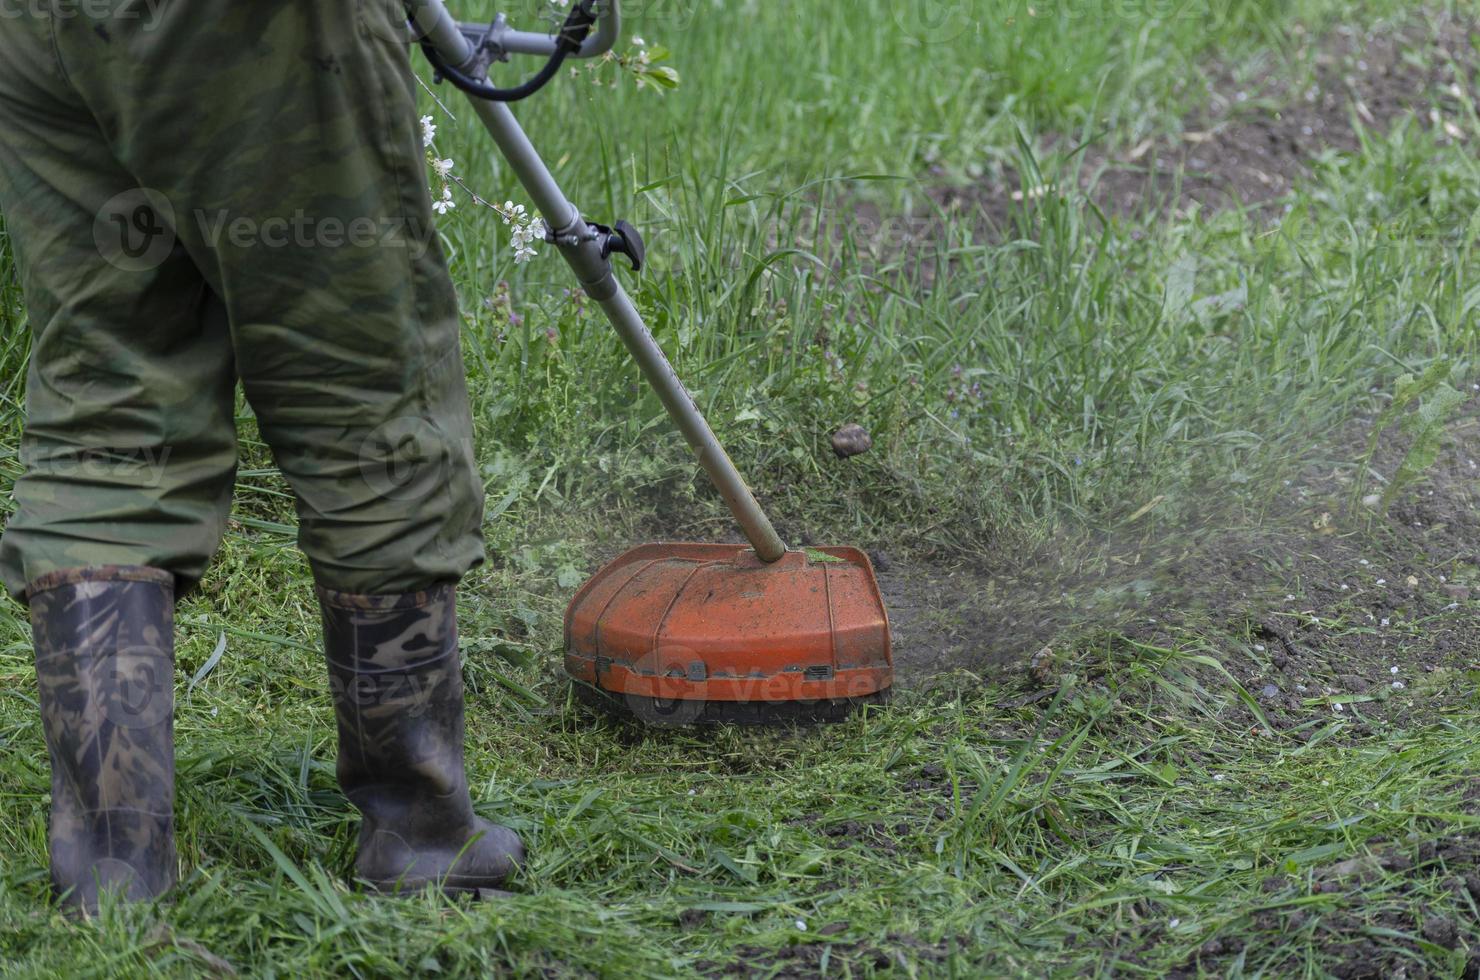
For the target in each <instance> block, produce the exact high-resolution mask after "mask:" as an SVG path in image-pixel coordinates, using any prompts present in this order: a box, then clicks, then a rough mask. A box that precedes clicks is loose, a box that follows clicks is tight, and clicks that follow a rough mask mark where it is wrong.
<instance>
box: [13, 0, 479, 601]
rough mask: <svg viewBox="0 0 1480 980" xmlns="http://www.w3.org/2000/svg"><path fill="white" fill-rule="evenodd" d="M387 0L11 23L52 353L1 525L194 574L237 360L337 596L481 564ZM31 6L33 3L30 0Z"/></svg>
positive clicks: (21, 218)
mask: <svg viewBox="0 0 1480 980" xmlns="http://www.w3.org/2000/svg"><path fill="white" fill-rule="evenodd" d="M395 11H396V4H395V3H394V2H391V0H314V2H312V3H304V2H296V0H255V2H253V3H241V2H233V0H191V2H190V3H181V2H169V0H92V2H89V3H85V4H79V3H77V2H76V0H28V2H27V3H25V4H21V5H18V6H17V9H16V10H14V11H10V12H9V15H7V16H4V17H0V212H3V214H4V218H5V228H6V230H7V232H8V233H9V235H10V237H11V239H12V243H13V246H14V248H15V251H16V256H17V262H18V266H19V268H20V270H21V277H22V286H23V288H24V292H25V295H26V301H27V305H28V307H29V310H30V316H31V329H32V331H33V337H34V346H33V356H32V363H31V366H30V370H29V374H28V382H27V406H26V407H27V428H26V432H25V436H24V438H23V443H22V447H21V449H22V462H23V463H24V466H25V474H24V476H22V477H21V478H20V480H19V481H18V482H17V484H16V488H15V500H16V512H15V514H14V516H13V517H12V519H11V520H10V522H9V525H8V526H7V527H6V529H5V533H4V535H3V537H0V574H3V578H4V582H5V585H6V587H7V588H8V589H9V590H10V591H11V593H12V594H15V595H17V596H19V595H20V594H21V592H22V590H23V588H24V586H25V584H26V583H27V582H29V581H32V580H34V579H36V578H38V577H40V576H42V575H45V574H48V573H50V572H54V571H57V570H59V569H66V568H73V567H78V566H90V565H147V566H154V567H158V568H164V569H167V570H169V571H171V572H173V573H174V574H175V575H176V576H177V578H178V580H179V581H180V584H181V585H182V586H183V587H188V586H189V585H190V584H192V583H193V582H194V581H195V580H196V579H198V578H199V577H200V575H201V574H202V572H203V569H204V567H205V565H206V563H207V561H208V560H209V559H210V556H211V554H212V553H213V551H214V550H215V548H216V546H217V544H218V542H219V538H220V535H221V533H222V530H223V526H224V522H225V518H226V515H227V513H228V510H229V502H230V494H231V488H232V485H233V482H234V474H235V466H236V441H235V431H234V425H233V422H234V419H233V411H234V385H235V383H236V380H237V379H238V378H239V379H240V380H241V382H242V384H243V387H244V388H245V391H246V395H247V399H248V402H249V403H250V405H251V407H252V410H253V411H254V413H255V414H256V416H257V420H258V424H259V427H260V430H261V432H262V435H263V437H264V438H265V439H266V441H267V442H268V443H269V445H270V446H271V448H272V450H273V453H274V455H275V458H276V460H277V462H278V465H279V467H280V468H281V469H282V471H283V473H284V475H285V476H286V477H287V479H288V481H289V482H290V483H291V485H292V487H293V490H294V492H295V494H296V496H297V503H298V513H299V524H300V532H299V542H300V545H301V546H302V547H303V549H304V551H305V552H306V553H307V555H308V557H309V560H310V563H311V565H312V566H313V570H314V575H315V578H316V579H317V580H318V581H319V583H320V584H321V585H323V586H326V587H329V588H333V589H339V590H343V591H348V592H355V593H362V594H363V593H394V592H408V591H414V590H416V589H420V588H425V587H427V586H428V585H430V584H432V583H435V582H450V581H455V580H456V579H457V578H458V577H459V576H460V575H461V574H462V573H463V572H465V571H466V570H467V569H468V568H469V567H470V566H471V565H473V564H475V563H476V562H477V561H479V560H480V559H481V557H482V543H481V538H480V535H479V525H480V520H481V505H482V487H481V485H480V483H479V481H478V479H477V474H476V471H475V468H474V466H473V461H472V451H471V424H470V419H469V415H468V405H467V395H466V388H465V383H464V380H463V368H462V361H461V357H460V352H459V347H458V321H459V317H458V311H457V306H456V299H455V297H454V295H453V292H452V288H451V283H450V280H449V278H448V275H447V271H446V264H445V260H444V257H443V254H442V251H441V248H440V245H439V243H438V241H437V239H436V237H435V235H434V234H433V233H432V232H431V202H430V197H429V194H428V191H427V186H426V176H425V168H424V165H423V161H422V149H421V145H420V140H419V134H418V129H417V123H416V110H415V88H414V81H413V79H412V76H411V73H410V67H409V63H408V59H407V51H406V48H405V46H404V45H402V44H400V43H398V42H396V41H395V40H393V37H394V31H393V30H392V25H393V23H394V19H395V17H396V12H395ZM17 14H18V16H17Z"/></svg>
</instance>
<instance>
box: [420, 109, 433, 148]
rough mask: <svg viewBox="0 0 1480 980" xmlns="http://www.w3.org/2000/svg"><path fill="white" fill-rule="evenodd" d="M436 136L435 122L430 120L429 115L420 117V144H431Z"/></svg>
mask: <svg viewBox="0 0 1480 980" xmlns="http://www.w3.org/2000/svg"><path fill="white" fill-rule="evenodd" d="M436 138H437V124H436V123H434V122H432V117H431V116H422V117H421V145H422V146H431V145H432V140H434V139H436Z"/></svg>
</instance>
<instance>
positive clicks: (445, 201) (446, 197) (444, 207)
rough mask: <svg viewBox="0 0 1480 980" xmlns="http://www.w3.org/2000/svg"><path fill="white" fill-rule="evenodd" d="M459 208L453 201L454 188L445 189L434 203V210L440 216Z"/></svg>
mask: <svg viewBox="0 0 1480 980" xmlns="http://www.w3.org/2000/svg"><path fill="white" fill-rule="evenodd" d="M455 207H457V202H456V201H454V200H453V199H452V188H451V187H443V188H442V196H441V197H440V198H438V199H437V200H435V201H433V202H432V210H433V211H435V212H437V213H438V214H446V213H447V212H448V211H451V210H452V209H453V208H455Z"/></svg>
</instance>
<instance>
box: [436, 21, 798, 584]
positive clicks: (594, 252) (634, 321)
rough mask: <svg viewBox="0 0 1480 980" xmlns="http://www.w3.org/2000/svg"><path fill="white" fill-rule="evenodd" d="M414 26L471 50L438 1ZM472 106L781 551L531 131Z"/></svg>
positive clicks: (744, 518)
mask: <svg viewBox="0 0 1480 980" xmlns="http://www.w3.org/2000/svg"><path fill="white" fill-rule="evenodd" d="M414 17H415V21H416V26H417V28H418V29H419V30H420V31H421V32H422V34H423V35H424V36H426V37H429V38H430V39H431V40H432V41H433V43H434V44H435V45H436V46H437V49H438V51H439V52H440V53H441V55H442V57H443V58H445V59H446V60H447V62H448V64H451V65H454V66H457V65H463V64H466V63H467V62H468V61H470V60H471V59H472V57H473V53H474V52H473V50H472V46H471V45H470V44H469V42H468V40H467V38H466V37H464V36H463V34H462V33H461V31H459V30H458V29H457V25H456V23H455V22H454V21H453V20H452V18H451V16H450V15H448V13H447V10H446V8H445V7H443V6H442V3H441V0H422V2H419V3H418V5H417V7H416V11H415V14H414ZM471 102H472V104H473V108H474V111H476V112H477V113H478V117H479V118H480V119H481V120H482V121H483V125H484V126H485V127H487V129H488V132H489V134H490V135H491V136H492V137H493V140H494V142H495V143H497V144H498V148H499V150H500V151H501V152H502V153H503V155H504V157H505V158H506V159H507V160H508V161H509V166H510V167H512V168H513V170H514V174H515V176H516V177H518V178H519V183H520V184H522V185H523V187H524V190H525V191H526V192H527V193H528V194H529V196H530V199H531V200H532V201H533V202H534V205H535V207H537V208H538V209H539V211H540V214H541V215H543V216H544V219H545V223H546V224H547V225H549V227H550V228H552V229H553V230H554V232H555V238H556V241H557V244H558V246H559V248H560V253H561V254H562V255H564V256H565V260H566V261H567V262H568V263H569V264H570V267H571V269H572V270H573V271H574V272H575V274H576V278H577V279H579V280H580V282H581V286H582V287H583V288H584V289H585V291H586V295H588V296H590V297H591V298H592V299H594V300H595V301H596V302H598V303H600V304H601V308H602V309H603V310H604V311H606V315H607V318H608V319H609V320H610V321H611V324H612V327H613V328H615V329H616V331H617V335H618V336H619V337H621V338H622V343H624V344H625V345H626V346H627V349H628V350H629V351H630V352H631V353H632V357H633V359H634V360H635V361H636V362H637V366H638V367H639V368H640V369H641V370H642V374H643V377H644V378H646V379H647V382H648V384H650V385H651V386H652V387H653V390H654V391H656V392H657V393H658V398H659V399H660V400H661V401H662V402H663V407H664V408H666V409H667V410H668V415H669V417H671V418H672V419H673V421H674V424H675V425H677V426H678V429H679V431H680V432H682V433H683V436H684V438H685V439H686V440H687V441H688V443H689V446H690V448H692V449H693V450H694V453H695V454H696V455H697V456H698V457H699V463H700V465H702V466H703V467H704V470H705V472H706V473H708V474H709V479H710V481H711V482H712V483H713V484H714V487H715V489H716V490H718V491H719V494H720V496H721V497H723V498H724V501H725V503H726V504H727V505H728V506H729V508H730V513H731V514H733V515H734V516H735V520H736V522H737V523H739V525H740V527H741V529H742V530H743V531H744V532H745V537H746V538H747V539H748V540H749V541H750V544H751V547H753V548H754V549H755V553H756V555H757V556H759V557H760V559H761V560H762V561H768V562H770V561H775V560H777V559H778V558H780V557H781V556H782V555H783V554H785V553H786V545H784V544H783V543H782V541H781V538H780V536H779V535H778V534H777V533H776V529H775V528H774V527H772V525H771V521H770V520H769V519H768V518H767V517H766V514H765V511H763V510H761V506H760V504H759V503H758V502H757V501H756V499H755V495H754V494H753V493H751V491H750V487H748V486H747V485H746V483H745V479H744V478H743V477H742V476H741V475H740V471H739V470H737V469H736V468H735V464H734V463H733V462H732V461H731V460H730V457H729V454H727V453H726V452H725V450H724V447H723V446H721V445H720V442H719V439H718V438H716V437H715V435H714V430H712V429H711V428H710V427H709V423H708V422H706V421H705V420H704V416H703V414H702V413H700V411H699V408H698V406H697V405H695V404H694V399H693V397H692V396H691V395H690V394H689V393H688V390H687V389H686V388H684V386H683V382H682V381H680V380H679V379H678V375H677V374H675V373H674V371H673V366H672V365H671V364H669V363H668V358H667V357H666V356H665V355H664V354H663V349H662V348H661V347H659V346H658V343H657V341H655V340H654V339H653V335H652V333H651V332H650V331H649V330H648V328H647V325H646V324H645V323H643V321H642V316H641V314H639V313H638V312H637V307H635V306H634V305H633V304H632V300H631V298H630V297H629V296H628V295H627V293H626V291H625V290H623V289H622V285H621V283H619V282H617V279H616V277H615V276H614V275H612V267H611V261H610V259H609V258H606V257H604V256H602V254H601V252H602V248H601V243H600V242H599V241H598V240H597V238H596V236H595V235H594V234H593V233H592V232H591V231H590V229H589V226H588V225H587V224H586V222H585V221H584V220H583V219H582V218H581V216H580V213H579V212H578V211H577V210H576V208H575V206H574V205H572V204H571V203H570V201H568V200H567V199H566V197H565V195H564V194H563V193H562V192H561V190H560V187H559V186H558V185H557V184H556V183H555V178H554V177H552V176H551V175H550V170H549V168H548V167H546V166H545V163H544V161H543V160H541V159H540V156H539V154H538V153H537V152H536V151H535V148H534V145H533V144H532V143H530V141H529V137H527V136H526V135H525V134H524V130H523V128H521V127H520V125H519V121H518V120H517V119H515V118H514V113H513V112H512V111H510V109H509V107H508V106H507V105H505V104H504V103H502V102H489V101H486V100H483V99H472V100H471Z"/></svg>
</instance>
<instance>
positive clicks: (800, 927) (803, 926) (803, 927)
mask: <svg viewBox="0 0 1480 980" xmlns="http://www.w3.org/2000/svg"><path fill="white" fill-rule="evenodd" d="M797 931H798V932H806V931H807V923H805V922H803V921H802V920H801V919H798V920H797Z"/></svg>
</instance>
